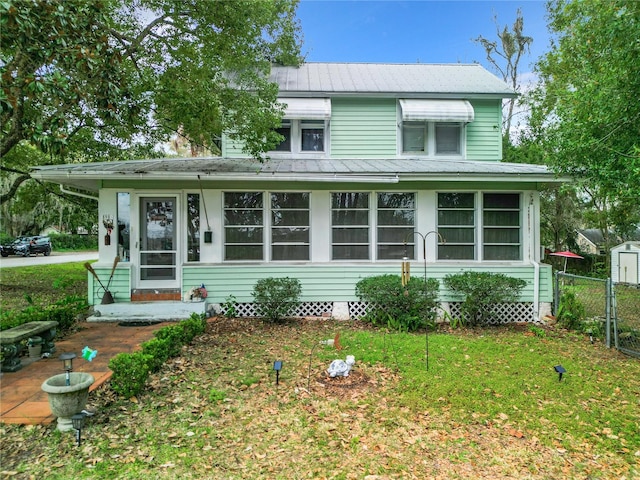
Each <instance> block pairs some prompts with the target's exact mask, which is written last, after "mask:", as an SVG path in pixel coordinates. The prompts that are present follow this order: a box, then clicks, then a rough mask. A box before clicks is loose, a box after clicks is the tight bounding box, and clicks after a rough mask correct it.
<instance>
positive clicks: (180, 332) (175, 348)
mask: <svg viewBox="0 0 640 480" xmlns="http://www.w3.org/2000/svg"><path fill="white" fill-rule="evenodd" d="M154 335H155V337H156V338H158V339H159V340H166V341H167V348H168V354H169V357H175V356H177V355H178V354H179V353H180V350H181V348H182V345H183V344H185V343H187V338H186V335H185V331H184V328H183V327H182V326H181V325H180V324H176V325H170V326H168V327H163V328H161V329H160V330H158V331H157V332H155V333H154Z"/></svg>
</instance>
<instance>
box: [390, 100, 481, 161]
mask: <svg viewBox="0 0 640 480" xmlns="http://www.w3.org/2000/svg"><path fill="white" fill-rule="evenodd" d="M400 108H401V110H402V130H401V135H402V142H401V145H402V153H404V154H411V155H424V156H438V155H462V154H463V153H464V145H463V142H464V135H463V132H464V125H465V124H466V123H469V122H472V121H473V119H474V110H473V107H472V106H471V104H470V103H469V102H468V101H466V100H427V99H403V100H400Z"/></svg>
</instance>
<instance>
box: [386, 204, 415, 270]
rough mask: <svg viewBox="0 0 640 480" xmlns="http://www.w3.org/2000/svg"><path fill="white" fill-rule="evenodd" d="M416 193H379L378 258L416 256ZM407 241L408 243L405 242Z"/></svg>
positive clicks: (396, 258)
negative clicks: (414, 235)
mask: <svg viewBox="0 0 640 480" xmlns="http://www.w3.org/2000/svg"><path fill="white" fill-rule="evenodd" d="M414 227H415V194H414V193H378V209H377V258H378V259H379V260H399V259H402V258H403V257H404V256H405V255H406V256H408V257H409V258H410V259H413V258H414V248H413V247H414V238H413V232H414ZM405 242H406V243H405Z"/></svg>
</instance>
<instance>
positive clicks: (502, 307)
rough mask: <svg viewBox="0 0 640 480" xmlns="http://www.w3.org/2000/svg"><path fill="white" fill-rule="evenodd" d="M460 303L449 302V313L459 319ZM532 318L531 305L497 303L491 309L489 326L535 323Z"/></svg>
mask: <svg viewBox="0 0 640 480" xmlns="http://www.w3.org/2000/svg"><path fill="white" fill-rule="evenodd" d="M461 306H462V303H461V302H449V313H450V314H451V316H452V317H453V318H456V319H459V318H460V317H461V315H460V307H461ZM537 321H538V319H537V318H536V319H534V318H533V303H524V302H519V303H497V304H495V305H493V307H492V309H491V318H490V320H489V321H488V322H487V323H489V324H490V325H503V324H505V323H513V322H537Z"/></svg>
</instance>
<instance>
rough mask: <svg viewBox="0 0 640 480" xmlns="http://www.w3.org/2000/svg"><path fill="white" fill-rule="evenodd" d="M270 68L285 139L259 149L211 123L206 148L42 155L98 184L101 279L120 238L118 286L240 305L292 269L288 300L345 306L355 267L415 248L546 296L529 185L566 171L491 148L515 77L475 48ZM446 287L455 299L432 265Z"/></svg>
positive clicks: (449, 269)
mask: <svg viewBox="0 0 640 480" xmlns="http://www.w3.org/2000/svg"><path fill="white" fill-rule="evenodd" d="M272 79H273V80H274V81H275V82H277V83H278V84H279V86H280V94H279V95H280V101H281V102H282V103H284V104H286V105H287V107H286V112H285V116H284V121H283V123H282V127H281V128H280V130H279V132H280V133H281V134H282V135H283V136H284V137H285V140H284V141H283V142H282V144H281V145H280V146H279V147H278V148H277V149H276V151H273V152H270V153H269V156H270V159H269V160H268V161H266V162H265V163H261V162H259V161H258V160H256V159H253V158H248V157H247V155H245V154H244V153H243V151H242V145H241V144H239V143H237V142H233V141H230V140H229V139H228V138H223V141H222V156H221V157H216V158H189V159H185V158H179V159H150V160H139V161H129V162H108V163H93V164H70V165H59V166H42V167H38V168H37V169H36V171H35V173H34V176H35V177H36V178H38V179H41V180H47V181H51V182H56V183H60V184H63V185H66V186H70V187H74V188H76V189H81V190H82V191H85V192H87V191H88V192H96V193H97V194H98V195H99V216H100V217H99V223H100V239H101V240H100V260H99V262H98V263H96V264H94V269H95V270H96V271H97V272H98V274H99V275H100V277H101V278H102V279H103V283H105V282H106V280H107V278H108V277H109V274H110V273H111V269H112V264H113V260H114V257H115V256H116V255H120V256H121V258H122V260H123V261H122V262H121V263H120V264H119V265H118V266H117V268H116V272H115V275H114V279H113V281H112V283H111V287H110V291H111V292H112V293H113V294H114V296H115V299H116V302H129V301H132V302H135V301H140V300H147V301H151V300H167V299H170V300H174V301H180V300H181V299H184V298H185V296H186V295H188V293H189V291H190V290H191V289H192V288H193V287H196V286H199V285H200V284H204V285H205V286H206V288H207V290H208V297H207V300H206V301H207V302H208V303H209V304H216V305H222V304H224V302H225V300H226V299H227V298H229V296H230V295H233V296H235V298H236V300H237V301H238V302H239V305H238V309H239V311H240V313H242V314H245V315H251V314H253V313H254V312H255V310H254V309H253V306H252V305H251V302H252V300H253V297H252V295H251V292H252V289H253V286H254V284H255V282H256V281H257V280H258V279H260V278H265V277H284V276H288V277H295V278H298V279H300V281H301V284H302V298H301V300H302V301H303V302H304V303H303V306H302V307H301V309H300V310H299V311H298V314H300V315H309V316H313V315H322V314H329V313H331V314H332V315H333V316H335V317H337V318H348V317H352V318H353V317H357V316H359V315H361V314H362V311H363V305H361V304H360V303H359V302H358V299H357V297H356V296H355V284H356V283H357V282H358V280H360V279H361V278H364V277H368V276H372V275H379V274H386V273H393V274H398V275H399V274H400V269H401V260H402V258H403V257H404V256H405V255H406V256H408V257H409V258H410V259H412V261H413V268H412V272H414V275H420V276H422V275H421V272H422V271H423V266H424V263H423V262H424V261H426V265H427V275H428V276H429V277H434V278H437V279H438V280H442V278H443V277H444V276H445V275H447V274H451V273H458V272H463V271H466V270H475V271H490V272H499V273H504V274H506V275H510V276H514V277H518V278H522V279H525V280H526V282H527V286H526V288H525V289H524V291H523V292H522V295H521V299H520V300H521V302H520V303H519V304H518V305H517V306H515V307H513V306H512V307H509V308H508V309H507V310H506V311H505V312H504V315H503V318H505V319H507V320H514V319H517V320H538V319H539V318H541V317H542V316H543V315H544V314H546V313H548V312H549V305H550V303H551V301H552V273H551V266H549V265H540V263H539V262H540V251H541V248H540V238H539V233H540V229H539V219H540V212H539V205H540V204H539V193H538V192H539V190H540V189H541V188H543V187H544V186H547V185H549V184H554V183H559V182H560V180H558V179H557V178H555V177H554V175H553V174H552V173H551V172H550V171H548V170H547V169H546V168H545V167H544V166H539V165H526V164H506V163H501V162H500V160H501V158H502V138H501V124H502V100H503V99H504V98H510V97H513V96H514V95H515V94H514V92H513V91H512V90H511V89H510V88H509V87H508V86H507V85H506V84H505V83H504V82H502V81H501V80H499V79H498V78H496V77H495V76H493V75H492V74H490V73H489V72H487V71H486V70H485V69H483V68H482V67H481V66H479V65H475V64H474V65H463V64H452V65H426V64H415V65H398V64H349V63H307V64H304V65H302V66H301V67H299V68H296V67H274V68H273V70H272ZM108 227H110V229H109V228H108ZM436 232H437V233H438V234H439V235H437V234H436ZM423 237H424V238H425V239H426V240H425V243H424V245H425V246H426V259H425V258H424V257H423V240H422V238H423ZM89 280H90V297H91V298H90V301H91V302H92V303H94V304H98V303H100V299H101V296H102V290H101V289H100V286H99V285H98V284H97V283H96V282H95V281H94V280H93V278H92V277H91V276H90V277H89ZM441 300H442V301H443V302H445V303H446V302H454V301H455V300H459V299H456V297H453V296H452V295H451V293H450V292H448V291H447V290H446V289H445V288H444V286H443V285H442V282H441ZM452 305H453V304H452ZM166 308H170V307H169V306H167V307H166Z"/></svg>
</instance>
